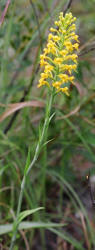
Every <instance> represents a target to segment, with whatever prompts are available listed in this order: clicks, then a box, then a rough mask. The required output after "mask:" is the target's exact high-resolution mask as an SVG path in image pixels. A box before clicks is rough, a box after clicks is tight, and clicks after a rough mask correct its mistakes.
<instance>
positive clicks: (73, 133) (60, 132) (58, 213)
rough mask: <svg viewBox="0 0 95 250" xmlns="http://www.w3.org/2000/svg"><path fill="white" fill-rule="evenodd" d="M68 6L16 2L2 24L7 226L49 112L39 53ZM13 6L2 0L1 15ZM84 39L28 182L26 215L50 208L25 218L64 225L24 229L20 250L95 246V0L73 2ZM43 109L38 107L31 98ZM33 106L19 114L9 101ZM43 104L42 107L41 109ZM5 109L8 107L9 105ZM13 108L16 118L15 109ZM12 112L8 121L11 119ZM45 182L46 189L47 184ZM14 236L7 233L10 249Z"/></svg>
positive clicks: (0, 152) (1, 150)
mask: <svg viewBox="0 0 95 250" xmlns="http://www.w3.org/2000/svg"><path fill="white" fill-rule="evenodd" d="M67 3H68V1H65V0H60V1H57V0H49V1H46V0H35V1H28V0H27V1H25V0H16V1H11V4H10V6H9V8H8V11H7V14H6V16H5V19H4V22H3V24H2V26H1V27H0V145H1V146H0V207H1V208H0V224H1V225H6V227H7V224H8V223H12V222H13V219H14V218H15V213H16V208H17V202H18V197H19V190H20V183H21V180H22V176H23V172H24V167H25V163H26V159H27V155H28V150H29V149H30V155H31V159H32V158H33V155H34V151H35V147H36V144H37V141H38V130H39V125H40V126H42V123H43V120H44V114H45V108H44V107H45V100H46V96H47V90H46V89H45V88H42V89H38V88H37V83H38V80H39V76H40V68H39V56H40V53H41V51H42V49H43V48H44V46H45V44H46V39H47V35H48V32H49V28H50V27H51V26H52V25H53V22H54V20H56V18H57V17H58V15H59V12H60V11H64V9H65V7H66V5H67ZM5 4H6V1H5V0H4V1H1V2H0V16H1V15H2V12H3V10H4V8H5ZM70 11H71V12H72V13H73V15H74V16H76V17H77V22H76V24H77V33H78V35H79V40H80V51H79V60H78V70H77V73H76V80H75V86H73V88H72V89H71V94H70V97H69V98H68V97H66V96H65V95H63V94H58V95H57V97H56V100H55V103H54V105H53V107H52V111H53V112H56V115H55V116H54V118H53V120H52V121H51V123H50V127H49V134H48V140H50V141H49V143H48V144H47V151H46V149H44V148H43V150H42V152H41V154H40V157H39V159H38V161H37V162H36V164H35V167H34V168H33V170H32V171H31V175H30V176H29V177H27V183H26V187H25V192H24V199H23V205H22V210H28V209H33V208H35V207H39V206H43V205H44V206H45V210H44V211H39V212H37V213H36V214H34V215H33V216H31V215H30V216H28V218H27V219H26V221H28V222H31V221H37V222H39V221H40V222H44V223H47V222H57V223H59V224H60V223H65V224H66V225H65V226H64V227H63V228H61V229H58V228H57V229H54V228H49V230H47V229H48V226H47V224H46V229H41V224H40V226H39V228H40V229H39V230H38V229H33V228H32V229H31V230H30V229H29V230H28V229H25V230H24V231H22V230H20V232H18V237H17V241H16V244H15V248H14V249H15V250H16V249H20V250H21V249H22V250H23V249H28V250H29V249H30V250H31V249H33V250H34V249H54V250H55V249H58V250H61V249H64V250H65V249H67V250H69V249H94V247H95V239H94V233H95V215H94V208H93V206H92V203H91V197H90V192H89V190H88V183H87V181H86V175H87V174H88V173H89V169H90V171H91V172H92V171H93V174H94V166H95V1H94V0H91V1H90V0H73V1H72V4H71V7H70ZM34 100H35V101H36V105H37V107H32V106H31V105H32V101H34ZM28 101H31V105H29V107H24V108H22V109H19V111H17V112H16V113H15V112H14V110H13V113H11V112H12V108H13V106H9V104H13V103H14V104H15V107H17V104H16V103H20V102H28ZM40 102H42V103H43V107H40ZM2 104H3V105H2ZM9 111H10V113H11V114H10V115H9V113H8V112H9ZM4 115H5V116H4ZM44 183H45V184H44ZM11 236H12V233H9V232H8V233H7V234H6V233H4V232H3V233H2V235H1V238H0V244H1V247H3V248H2V249H9V244H10V240H11Z"/></svg>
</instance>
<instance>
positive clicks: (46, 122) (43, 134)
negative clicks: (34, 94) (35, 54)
mask: <svg viewBox="0 0 95 250" xmlns="http://www.w3.org/2000/svg"><path fill="white" fill-rule="evenodd" d="M52 101H53V94H51V97H50V101H49V103H47V108H46V117H45V121H44V125H43V129H42V134H41V136H40V138H39V142H38V144H37V147H36V150H35V154H34V158H33V160H32V162H31V164H30V165H29V168H28V170H27V172H26V175H24V176H23V179H22V182H21V190H20V195H19V200H18V207H17V215H16V220H15V227H14V229H13V237H12V240H11V245H10V248H9V249H10V250H13V247H14V244H15V240H16V235H17V230H18V226H19V224H18V217H19V214H20V211H21V205H22V200H23V193H24V187H25V183H26V177H27V175H28V174H29V172H30V170H31V169H32V167H33V166H34V164H35V162H36V161H37V159H38V156H39V153H40V151H41V146H42V144H43V142H44V137H45V134H46V132H47V129H48V126H49V119H50V111H51V106H52Z"/></svg>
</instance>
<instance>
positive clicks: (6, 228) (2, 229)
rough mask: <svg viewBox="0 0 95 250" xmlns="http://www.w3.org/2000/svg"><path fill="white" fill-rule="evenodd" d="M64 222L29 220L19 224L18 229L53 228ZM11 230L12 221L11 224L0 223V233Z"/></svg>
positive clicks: (61, 225) (60, 225)
mask: <svg viewBox="0 0 95 250" xmlns="http://www.w3.org/2000/svg"><path fill="white" fill-rule="evenodd" d="M65 225H66V224H58V223H52V222H48V223H47V222H46V223H45V222H41V221H39V222H30V221H23V222H21V223H20V224H19V227H18V228H19V230H23V229H25V230H26V229H32V228H45V229H49V228H53V227H63V226H65ZM12 230H13V223H11V224H6V225H1V226H0V235H3V234H7V233H9V232H12Z"/></svg>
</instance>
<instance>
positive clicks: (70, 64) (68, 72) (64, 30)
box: [38, 12, 79, 95]
mask: <svg viewBox="0 0 95 250" xmlns="http://www.w3.org/2000/svg"><path fill="white" fill-rule="evenodd" d="M75 20H76V18H75V17H73V16H72V13H67V14H66V15H65V17H63V13H62V12H61V13H60V15H59V20H58V21H55V25H56V26H57V28H50V31H51V32H52V33H49V35H48V42H47V46H46V48H45V49H44V53H43V54H42V55H41V56H40V66H41V67H43V73H41V77H40V80H39V84H38V87H41V86H43V85H47V86H48V87H50V88H51V87H52V88H53V87H54V88H55V89H56V90H57V91H58V92H60V91H61V92H64V93H65V94H66V95H69V85H70V83H72V84H73V83H74V76H72V74H73V72H74V71H76V68H77V57H78V56H77V54H76V51H77V50H78V47H79V40H78V35H76V34H75V30H76V25H75V23H74V22H75Z"/></svg>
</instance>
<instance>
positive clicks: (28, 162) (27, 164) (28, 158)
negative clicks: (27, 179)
mask: <svg viewBox="0 0 95 250" xmlns="http://www.w3.org/2000/svg"><path fill="white" fill-rule="evenodd" d="M30 162H31V160H30V149H29V151H28V156H27V160H26V165H25V169H24V175H26V172H27V170H28V168H29V166H30Z"/></svg>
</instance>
